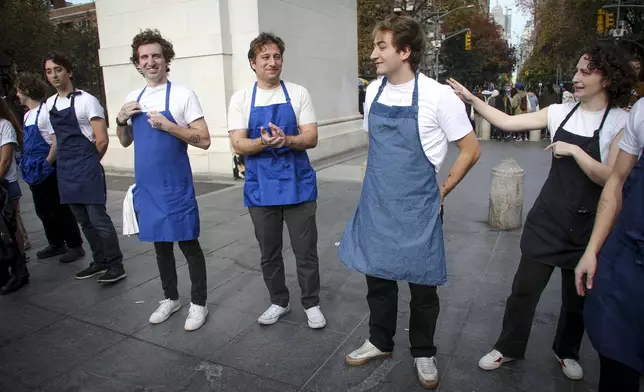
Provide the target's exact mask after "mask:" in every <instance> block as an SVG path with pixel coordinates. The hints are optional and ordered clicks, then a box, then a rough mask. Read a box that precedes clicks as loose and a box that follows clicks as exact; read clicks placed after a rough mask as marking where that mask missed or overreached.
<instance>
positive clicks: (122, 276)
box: [96, 273, 127, 283]
mask: <svg viewBox="0 0 644 392" xmlns="http://www.w3.org/2000/svg"><path fill="white" fill-rule="evenodd" d="M125 278H127V275H126V274H125V273H123V274H121V275H119V276H117V277H116V278H112V279H101V278H98V279H97V280H96V281H97V282H98V283H114V282H118V281H119V280H121V279H125Z"/></svg>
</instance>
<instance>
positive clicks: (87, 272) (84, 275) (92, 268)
mask: <svg viewBox="0 0 644 392" xmlns="http://www.w3.org/2000/svg"><path fill="white" fill-rule="evenodd" d="M106 271H107V269H105V268H100V267H98V266H96V265H94V264H90V265H89V267H87V268H85V269H84V270H82V271H81V272H79V273H77V274H76V276H75V277H76V279H79V280H81V279H89V278H91V277H94V276H96V275H101V274H104V273H105V272H106Z"/></svg>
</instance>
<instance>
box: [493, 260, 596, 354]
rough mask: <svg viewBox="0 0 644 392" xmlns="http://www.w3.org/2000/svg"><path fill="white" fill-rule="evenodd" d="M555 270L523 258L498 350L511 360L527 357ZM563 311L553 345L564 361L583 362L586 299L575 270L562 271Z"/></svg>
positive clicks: (507, 309) (507, 304)
mask: <svg viewBox="0 0 644 392" xmlns="http://www.w3.org/2000/svg"><path fill="white" fill-rule="evenodd" d="M554 269H555V267H553V266H550V265H546V264H543V263H539V262H536V261H529V260H526V259H525V258H521V261H520V262H519V268H518V269H517V272H516V274H515V275H514V282H512V293H511V294H510V296H509V297H508V300H507V303H506V305H505V315H504V316H503V331H501V336H499V340H498V341H497V342H496V344H495V345H494V347H495V348H496V349H497V350H498V351H500V352H501V353H502V354H503V355H505V356H506V357H509V358H517V359H519V358H523V357H524V355H525V350H526V346H527V345H528V338H529V337H530V329H531V328H532V320H533V319H534V313H535V310H536V308H537V304H538V303H539V298H541V293H543V290H544V289H545V288H546V285H547V284H548V281H549V280H550V275H552V271H554ZM561 300H562V304H561V311H560V313H559V323H558V325H557V334H556V335H555V340H554V343H553V345H552V349H553V350H554V352H555V354H557V356H558V357H559V358H561V359H574V360H579V347H580V346H581V340H582V338H583V337H584V317H583V309H584V297H580V296H579V295H577V291H576V289H575V271H574V270H568V269H561Z"/></svg>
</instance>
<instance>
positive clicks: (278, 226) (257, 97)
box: [228, 33, 326, 328]
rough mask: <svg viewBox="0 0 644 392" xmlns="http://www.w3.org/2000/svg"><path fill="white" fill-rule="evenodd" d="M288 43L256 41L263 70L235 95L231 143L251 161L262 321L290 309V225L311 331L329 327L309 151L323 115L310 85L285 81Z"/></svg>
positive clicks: (266, 37) (254, 55) (255, 56)
mask: <svg viewBox="0 0 644 392" xmlns="http://www.w3.org/2000/svg"><path fill="white" fill-rule="evenodd" d="M283 54H284V42H283V41H282V40H281V39H280V38H279V37H276V36H274V35H272V34H268V33H262V34H260V35H259V36H258V37H257V38H255V39H254V40H253V41H252V42H251V44H250V50H249V51H248V60H249V62H250V66H251V68H252V69H253V71H254V72H255V74H256V75H257V82H255V83H254V84H253V86H252V87H250V88H247V89H245V90H242V91H238V92H236V93H235V94H234V95H233V96H232V98H231V99H230V105H229V108H228V130H229V131H230V139H231V142H232V145H233V148H234V150H235V152H236V153H237V154H240V155H244V159H245V164H246V173H245V179H244V180H245V183H244V205H245V206H246V207H248V211H249V212H250V217H251V219H252V221H253V225H254V226H255V236H256V237H257V241H258V242H259V248H260V252H261V266H262V272H263V274H264V281H265V282H266V286H267V287H268V292H269V294H270V299H271V306H270V307H269V308H268V310H266V312H264V313H263V314H262V315H261V316H260V317H259V319H258V320H257V321H258V322H259V323H260V324H262V325H270V324H274V323H276V322H277V321H278V319H279V318H280V317H281V316H283V315H284V314H286V313H287V312H288V311H289V310H290V309H291V307H290V304H289V291H288V288H287V287H286V279H285V276H284V260H283V259H282V228H283V225H284V222H286V226H287V228H288V230H289V235H290V237H291V245H292V247H293V253H294V254H295V260H296V263H297V275H298V279H299V283H300V289H301V291H302V293H301V300H302V306H303V307H304V310H305V311H306V315H307V318H308V324H309V326H310V327H311V328H323V327H324V326H326V319H325V318H324V316H323V315H322V312H321V311H320V306H319V292H320V272H319V266H318V254H317V225H316V222H315V211H316V208H317V202H316V200H317V182H316V176H315V171H314V170H313V168H312V167H311V164H310V163H309V157H308V155H307V154H306V150H307V149H309V148H314V147H315V146H316V145H317V141H318V131H317V120H316V118H315V110H314V108H313V103H312V102H311V97H310V96H309V93H308V92H307V90H306V89H305V88H304V87H302V86H299V85H297V84H294V83H290V82H285V81H283V80H281V79H280V75H281V72H282V56H283Z"/></svg>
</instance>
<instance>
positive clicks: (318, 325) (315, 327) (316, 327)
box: [308, 321, 326, 329]
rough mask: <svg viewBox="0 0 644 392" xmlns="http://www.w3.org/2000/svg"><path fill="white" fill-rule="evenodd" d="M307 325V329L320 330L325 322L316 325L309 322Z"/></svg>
mask: <svg viewBox="0 0 644 392" xmlns="http://www.w3.org/2000/svg"><path fill="white" fill-rule="evenodd" d="M308 323H309V328H311V329H322V328H324V327H326V321H324V322H322V323H318V324H314V323H312V322H310V321H309V322H308Z"/></svg>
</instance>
